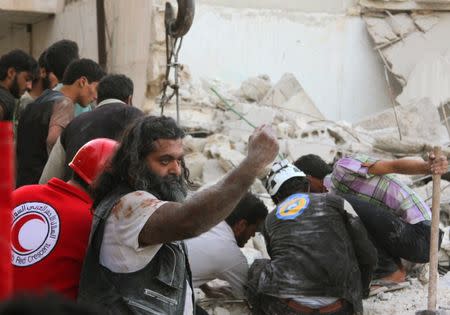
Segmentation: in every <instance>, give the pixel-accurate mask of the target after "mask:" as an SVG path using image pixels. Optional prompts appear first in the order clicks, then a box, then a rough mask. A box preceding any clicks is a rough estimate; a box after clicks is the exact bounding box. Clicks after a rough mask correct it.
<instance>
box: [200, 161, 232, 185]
mask: <svg viewBox="0 0 450 315" xmlns="http://www.w3.org/2000/svg"><path fill="white" fill-rule="evenodd" d="M225 174H226V172H225V171H224V170H223V168H222V166H221V165H220V163H219V161H217V160H206V161H205V164H203V172H202V178H203V183H205V184H213V183H215V182H217V181H218V180H219V179H221V178H222V177H223V176H224V175H225Z"/></svg>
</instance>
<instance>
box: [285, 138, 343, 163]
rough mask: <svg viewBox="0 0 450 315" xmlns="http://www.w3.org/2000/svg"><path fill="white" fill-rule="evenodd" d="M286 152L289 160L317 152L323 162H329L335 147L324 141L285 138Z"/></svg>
mask: <svg viewBox="0 0 450 315" xmlns="http://www.w3.org/2000/svg"><path fill="white" fill-rule="evenodd" d="M287 153H288V156H289V159H290V160H291V161H295V160H296V159H298V158H299V157H300V156H302V155H306V154H317V155H318V156H320V157H322V158H323V159H324V161H325V162H327V163H331V162H333V161H334V157H335V156H336V147H335V145H331V144H326V143H317V142H306V141H303V140H294V139H289V140H287Z"/></svg>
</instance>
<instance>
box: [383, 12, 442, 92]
mask: <svg viewBox="0 0 450 315" xmlns="http://www.w3.org/2000/svg"><path fill="white" fill-rule="evenodd" d="M437 16H438V17H439V21H438V23H436V24H435V25H434V26H433V27H432V28H431V29H429V30H428V31H427V32H425V33H423V32H419V31H417V32H413V33H411V34H409V35H408V36H407V37H405V38H404V39H403V40H402V41H399V42H396V43H395V44H392V45H390V46H388V47H386V48H384V49H383V50H382V54H383V56H384V58H385V59H386V61H387V62H388V63H389V64H390V65H392V66H391V70H392V72H393V73H394V74H395V76H396V77H397V78H399V82H400V83H401V84H402V85H406V83H407V82H408V80H409V77H410V74H411V72H412V71H413V69H414V68H415V66H416V65H417V64H418V63H419V62H421V61H422V59H423V57H424V55H428V54H438V55H442V56H445V54H446V53H447V52H448V51H449V50H450V42H449V41H447V40H444V39H446V38H447V37H448V30H449V29H450V14H449V13H439V14H437Z"/></svg>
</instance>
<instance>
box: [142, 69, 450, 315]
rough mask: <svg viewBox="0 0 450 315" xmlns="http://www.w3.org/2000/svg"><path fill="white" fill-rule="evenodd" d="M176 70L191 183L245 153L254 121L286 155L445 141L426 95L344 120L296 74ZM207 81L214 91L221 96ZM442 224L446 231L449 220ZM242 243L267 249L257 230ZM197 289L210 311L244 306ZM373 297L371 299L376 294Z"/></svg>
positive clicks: (393, 150)
mask: <svg viewBox="0 0 450 315" xmlns="http://www.w3.org/2000/svg"><path fill="white" fill-rule="evenodd" d="M183 78H184V79H185V80H184V82H183V84H182V87H183V88H182V89H181V90H180V95H181V106H180V117H181V119H180V124H181V125H182V126H183V127H184V128H185V130H187V133H188V136H187V137H186V138H185V141H184V143H185V150H186V164H187V166H188V167H189V169H190V173H191V179H192V180H193V181H194V182H195V183H196V184H197V186H198V187H205V186H208V185H211V184H213V183H215V182H216V181H217V180H219V179H220V178H221V177H222V176H224V174H226V172H228V171H229V170H231V169H232V168H234V167H235V166H236V165H238V164H239V163H240V161H242V159H244V157H245V154H246V151H247V143H248V137H249V136H250V134H251V133H252V131H253V129H254V126H259V125H261V124H269V125H272V126H273V128H274V130H275V131H276V133H277V136H278V139H279V142H280V157H283V158H284V157H286V158H288V159H289V160H290V161H294V160H295V159H297V158H298V157H300V156H302V155H304V154H310V153H313V154H317V155H319V156H321V157H322V158H324V160H326V161H327V162H330V163H331V162H333V161H335V160H336V159H338V158H340V157H343V156H347V155H351V154H357V153H362V154H368V155H371V156H375V157H379V158H387V159H392V158H399V157H415V158H421V157H425V156H426V154H427V152H429V151H430V150H431V149H432V147H433V145H434V144H441V145H444V144H445V143H446V142H447V141H448V137H447V136H446V135H447V133H446V131H445V127H444V126H443V125H442V123H441V121H440V117H439V115H438V113H437V111H430V110H429V106H428V105H429V104H428V103H427V102H428V101H427V100H426V99H421V100H420V101H418V102H417V103H415V104H412V105H408V106H397V107H396V112H394V111H393V110H386V111H383V112H380V113H374V115H372V116H370V117H367V118H366V119H363V120H361V121H359V122H356V123H353V124H351V123H348V122H345V121H337V122H336V121H330V120H327V119H326V118H325V117H324V115H323V114H322V113H321V112H320V110H319V109H318V108H317V107H316V106H315V105H314V103H313V101H312V100H311V98H310V97H309V96H308V95H307V93H306V92H305V90H304V89H303V88H302V86H301V84H300V83H299V82H298V80H297V79H296V78H295V77H294V76H293V75H292V74H289V73H286V74H285V75H283V76H282V77H281V79H280V80H279V81H278V82H276V83H275V84H272V82H271V80H270V78H269V77H268V76H265V75H261V76H258V77H253V78H250V79H248V80H246V81H244V82H243V83H242V84H241V86H240V88H238V89H233V88H231V87H230V86H228V85H226V84H224V83H223V82H220V81H217V80H210V81H207V80H200V81H198V82H194V81H193V80H192V79H190V76H189V75H188V74H187V72H186V69H185V73H184V74H183ZM211 88H214V89H215V90H216V91H218V92H219V93H220V95H221V96H222V97H223V98H224V99H226V100H227V104H225V103H224V102H223V101H222V100H221V99H220V98H219V97H218V96H217V95H216V94H215V93H214V92H213V91H212V89H211ZM149 104H154V103H149ZM228 106H232V109H230V108H228ZM149 112H150V113H151V114H155V115H159V114H160V108H159V107H156V106H154V105H153V106H151V108H150V110H149ZM164 114H165V115H168V116H172V117H173V118H176V116H177V115H176V107H175V104H174V103H173V102H172V103H170V104H168V105H167V106H165V108H164ZM443 129H444V130H443ZM444 153H445V154H447V155H449V154H450V150H449V149H447V148H445V147H444ZM263 175H264V174H261V177H262V176H263ZM398 177H399V179H400V180H402V181H405V182H406V183H407V184H409V185H410V186H411V187H413V188H414V189H416V190H417V191H418V193H419V194H420V195H421V196H422V197H423V198H424V199H426V200H427V201H428V202H429V203H431V198H430V197H431V183H428V184H426V185H425V181H424V178H422V177H420V176H405V175H401V176H400V175H399V176H398ZM425 180H426V179H425ZM442 187H444V188H445V189H446V191H447V190H448V191H449V192H450V183H449V182H446V181H443V182H442ZM252 192H253V193H256V194H258V196H260V197H261V198H262V199H263V200H264V201H265V202H266V204H267V205H268V207H269V209H272V207H273V204H272V203H271V200H270V197H269V195H268V194H267V193H266V191H265V189H264V186H263V184H262V181H261V180H256V181H255V183H254V185H253V186H252ZM443 195H445V193H444V194H443ZM444 202H446V203H445V204H444V206H443V211H442V213H443V215H442V219H443V220H442V221H443V223H444V224H443V225H442V228H445V226H447V225H449V224H450V200H447V201H445V200H444ZM445 230H446V237H447V239H448V232H449V230H450V227H447V228H445ZM243 251H244V253H245V255H246V257H247V258H248V261H249V264H251V262H252V261H253V260H254V259H255V258H261V257H267V253H265V248H264V244H263V240H262V239H261V237H259V238H255V239H252V240H251V241H250V242H249V243H248V244H247V246H246V248H244V250H243ZM449 260H450V241H448V240H447V241H445V242H444V243H443V245H442V250H441V253H440V262H441V264H443V265H447V266H448V264H449ZM414 290H416V291H417V290H422V289H421V288H415V289H414ZM414 290H412V291H411V292H413V291H414ZM416 291H414V292H416ZM199 294H200V295H199V297H200V300H201V305H202V306H203V307H205V308H206V309H207V310H209V312H210V314H247V313H248V308H247V305H246V303H245V302H244V301H236V300H233V299H232V298H231V299H225V300H223V301H218V300H210V299H205V298H204V297H203V296H202V293H201V292H200V293H199ZM373 301H375V302H376V299H374V300H373ZM371 303H372V302H368V309H369V310H371V311H370V312H369V313H370V314H372V313H373V314H378V313H377V312H376V311H374V310H376V308H373V307H372V304H371Z"/></svg>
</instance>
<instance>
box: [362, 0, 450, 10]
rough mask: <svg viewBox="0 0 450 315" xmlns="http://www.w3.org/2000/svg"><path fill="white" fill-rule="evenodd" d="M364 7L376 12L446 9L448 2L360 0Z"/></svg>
mask: <svg viewBox="0 0 450 315" xmlns="http://www.w3.org/2000/svg"><path fill="white" fill-rule="evenodd" d="M359 5H361V6H362V7H363V8H364V9H369V10H372V11H376V12H384V11H386V10H389V11H402V12H404V11H429V10H435V11H448V10H450V3H449V2H448V1H447V0H417V1H414V0H399V1H396V0H391V1H389V0H387V1H386V0H360V1H359Z"/></svg>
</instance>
